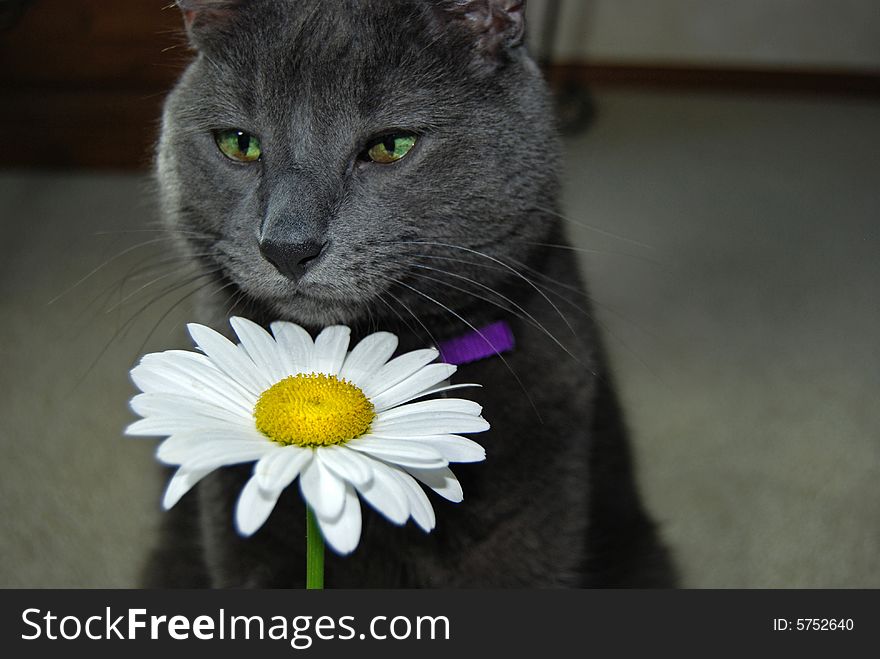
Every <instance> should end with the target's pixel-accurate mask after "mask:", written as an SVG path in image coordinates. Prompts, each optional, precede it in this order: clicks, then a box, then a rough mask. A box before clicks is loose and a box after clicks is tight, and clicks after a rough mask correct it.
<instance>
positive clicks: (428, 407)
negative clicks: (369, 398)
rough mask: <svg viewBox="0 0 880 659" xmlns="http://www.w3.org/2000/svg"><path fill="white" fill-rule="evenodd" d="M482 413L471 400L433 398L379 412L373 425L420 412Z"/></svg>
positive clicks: (481, 408) (476, 414)
mask: <svg viewBox="0 0 880 659" xmlns="http://www.w3.org/2000/svg"><path fill="white" fill-rule="evenodd" d="M482 411H483V407H482V406H481V405H479V404H478V403H475V402H474V401H472V400H466V399H464V398H435V399H433V400H423V401H421V402H418V403H410V404H409V405H399V406H397V407H395V408H393V409H390V410H385V411H384V412H380V413H379V414H377V415H376V421H374V423H378V422H380V421H391V420H392V419H397V418H399V417H402V416H408V415H410V414H416V413H418V414H421V413H422V412H459V413H462V414H470V415H472V416H479V415H480V413H481V412H482Z"/></svg>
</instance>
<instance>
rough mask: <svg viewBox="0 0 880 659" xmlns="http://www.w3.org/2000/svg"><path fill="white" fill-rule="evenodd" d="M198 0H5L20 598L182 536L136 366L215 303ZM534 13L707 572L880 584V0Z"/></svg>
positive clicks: (8, 315)
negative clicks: (187, 123)
mask: <svg viewBox="0 0 880 659" xmlns="http://www.w3.org/2000/svg"><path fill="white" fill-rule="evenodd" d="M170 4H171V2H170V0H129V1H128V2H124V3H122V2H114V1H112V0H25V1H17V0H0V95H2V103H0V125H2V126H3V130H2V133H0V153H2V159H0V313H2V319H3V322H2V323H0V391H2V394H3V395H2V397H0V446H2V450H3V460H2V461H0V554H2V555H3V557H4V560H3V562H2V565H0V585H2V586H64V587H67V586H80V587H126V586H134V585H136V579H137V574H138V571H139V569H140V565H141V562H142V560H143V556H144V553H145V551H146V550H147V548H148V547H149V546H150V545H151V543H152V538H153V535H154V532H155V525H156V523H157V520H158V518H159V515H160V512H159V498H160V491H161V487H162V483H161V482H160V475H159V472H158V469H157V468H156V467H155V466H154V462H153V459H152V453H153V448H154V444H155V442H153V441H151V440H136V439H127V438H123V436H122V429H123V427H124V426H125V425H126V424H127V423H128V422H129V421H130V420H131V414H130V412H129V411H128V409H127V401H128V399H129V398H130V397H131V395H132V394H133V393H134V392H133V390H132V386H131V385H130V383H129V381H128V376H127V372H128V369H129V368H130V367H131V366H132V365H133V363H134V362H135V361H136V360H137V359H138V357H139V356H140V355H141V354H142V353H143V352H144V351H149V350H161V349H166V348H168V347H171V346H175V345H180V346H185V345H187V341H186V339H185V336H184V333H183V323H184V322H185V321H186V320H188V319H190V318H191V317H192V313H191V311H190V307H189V305H190V301H191V297H192V293H193V291H194V286H193V285H191V284H187V283H186V282H181V281H179V280H176V279H175V277H174V273H173V272H172V271H171V270H170V269H169V267H168V265H167V262H166V263H165V264H164V265H163V259H165V258H167V256H168V243H167V242H166V241H164V240H163V238H162V236H161V234H159V233H157V232H155V230H154V229H155V226H156V222H157V210H156V198H155V193H154V191H153V189H152V183H151V179H150V166H151V164H150V160H151V149H152V144H153V142H154V140H155V139H156V135H157V130H158V121H159V114H160V108H161V102H162V98H163V96H164V94H165V93H166V92H167V90H168V89H169V87H170V86H171V85H172V84H173V82H174V80H175V78H176V76H177V75H178V74H179V72H180V70H181V67H182V66H183V65H185V63H186V61H187V59H188V58H189V57H190V53H189V52H188V50H187V48H186V45H185V40H184V35H183V31H182V25H181V20H180V15H179V12H178V11H177V10H176V8H174V7H173V6H172V7H168V5H170ZM327 5H328V10H329V7H330V6H331V5H332V3H329V2H328V3H327ZM528 12H529V19H530V35H531V37H530V38H531V40H532V49H533V52H534V54H535V55H536V56H537V57H538V58H539V60H540V61H541V62H542V64H543V65H544V66H545V68H546V72H547V76H548V79H549V80H550V81H551V83H552V86H553V88H554V90H555V92H556V95H557V99H558V108H559V116H560V122H561V125H562V127H563V129H564V130H565V144H566V148H567V153H566V163H565V165H566V168H565V169H566V193H565V206H566V215H567V217H568V224H569V233H570V236H571V238H572V241H573V244H574V245H575V249H577V250H578V253H579V254H580V256H581V258H582V262H583V266H584V269H585V272H586V273H587V275H588V280H589V283H590V287H591V294H592V296H593V298H594V301H595V304H596V309H597V314H598V317H599V321H600V323H601V325H602V328H603V330H604V332H605V339H606V342H607V345H608V347H609V350H610V352H611V356H612V360H613V365H614V369H615V373H616V377H617V380H618V385H619V388H620V391H621V395H622V398H623V400H624V404H625V406H626V408H627V411H628V415H629V422H630V425H631V427H632V430H633V435H634V441H635V445H636V455H637V460H638V470H639V474H640V478H641V486H642V490H643V493H644V496H645V499H646V501H647V503H648V506H649V507H650V509H651V511H652V512H653V514H654V515H655V517H656V518H657V519H658V520H659V522H660V523H661V525H662V528H663V531H664V534H665V536H666V538H667V540H668V542H669V544H670V545H671V546H672V548H673V550H674V552H675V555H676V557H677V559H678V562H679V564H680V567H681V571H682V575H683V582H684V585H685V586H688V587H721V588H735V587H747V588H754V587H768V588H776V587H873V588H876V587H880V514H878V504H880V405H878V394H880V258H878V255H880V235H878V232H880V229H878V227H880V12H878V11H877V4H876V1H875V0H837V1H836V2H833V3H832V2H827V1H825V0H739V1H737V2H733V1H731V0H587V1H574V0H544V1H540V0H530V2H529V6H528ZM576 307H577V301H576V300H570V301H560V308H561V309H563V310H564V311H567V312H569V313H578V311H577V308H576Z"/></svg>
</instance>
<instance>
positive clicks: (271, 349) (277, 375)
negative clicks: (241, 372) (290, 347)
mask: <svg viewBox="0 0 880 659" xmlns="http://www.w3.org/2000/svg"><path fill="white" fill-rule="evenodd" d="M229 324H230V325H232V329H233V330H235V333H236V334H237V335H238V339H239V340H240V341H241V345H242V347H243V348H244V350H245V351H246V352H247V354H248V356H249V357H250V358H251V360H253V362H254V364H255V365H256V367H257V370H258V371H260V372H262V373H265V374H266V376H267V377H268V378H269V379H270V380H271V381H272V382H273V383H275V382H278V381H279V380H283V379H284V378H285V377H287V375H288V374H287V373H285V372H284V371H285V369H284V365H283V364H282V362H281V357H280V355H279V351H278V345H277V344H276V343H275V340H274V339H273V338H272V335H271V334H269V332H267V331H266V330H264V329H263V328H262V327H260V326H259V325H257V324H256V323H255V322H253V321H251V320H248V319H246V318H239V317H238V316H234V317H232V318H230V319H229Z"/></svg>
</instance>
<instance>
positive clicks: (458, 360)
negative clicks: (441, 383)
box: [437, 320, 514, 366]
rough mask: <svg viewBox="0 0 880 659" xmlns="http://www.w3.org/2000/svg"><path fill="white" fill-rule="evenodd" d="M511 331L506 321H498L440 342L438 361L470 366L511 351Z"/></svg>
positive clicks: (512, 344) (512, 343)
mask: <svg viewBox="0 0 880 659" xmlns="http://www.w3.org/2000/svg"><path fill="white" fill-rule="evenodd" d="M513 346H514V340H513V331H512V330H511V329H510V325H508V324H507V321H504V320H499V321H497V322H495V323H492V324H491V325H486V326H485V327H481V328H479V329H477V330H471V331H470V332H467V333H465V334H462V335H461V336H456V337H455V338H452V339H447V340H446V341H441V342H440V344H439V345H438V346H437V347H438V348H439V349H440V360H441V361H444V362H446V363H447V364H455V365H456V366H461V365H462V364H470V363H471V362H476V361H479V360H481V359H486V358H487V357H494V356H495V355H500V354H501V353H502V352H510V351H511V350H513Z"/></svg>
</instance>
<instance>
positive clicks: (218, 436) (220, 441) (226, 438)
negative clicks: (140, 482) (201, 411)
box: [145, 419, 277, 464]
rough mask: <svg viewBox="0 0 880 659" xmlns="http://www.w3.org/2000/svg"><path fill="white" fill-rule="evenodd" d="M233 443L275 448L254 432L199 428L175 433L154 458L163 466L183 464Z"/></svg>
mask: <svg viewBox="0 0 880 659" xmlns="http://www.w3.org/2000/svg"><path fill="white" fill-rule="evenodd" d="M146 420H147V419H145V421H146ZM233 442H237V443H238V444H240V445H242V446H244V445H248V446H255V445H259V446H265V447H267V448H272V447H277V445H276V444H272V443H271V442H270V441H269V440H268V439H266V438H265V437H263V436H262V435H261V434H259V433H258V432H257V431H255V430H252V431H248V430H247V429H244V428H234V427H226V428H222V429H218V430H211V431H209V432H206V431H204V430H203V429H201V428H199V429H196V430H189V431H185V430H181V431H179V432H178V431H175V432H174V434H172V435H171V436H170V437H168V439H166V440H165V441H164V442H162V443H161V444H159V448H158V449H157V450H156V458H158V460H159V461H160V462H164V463H165V464H183V463H185V462H187V461H189V459H190V458H191V457H192V456H200V455H203V454H204V453H209V452H210V451H212V450H215V449H216V450H221V449H223V448H229V447H230V446H233Z"/></svg>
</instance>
